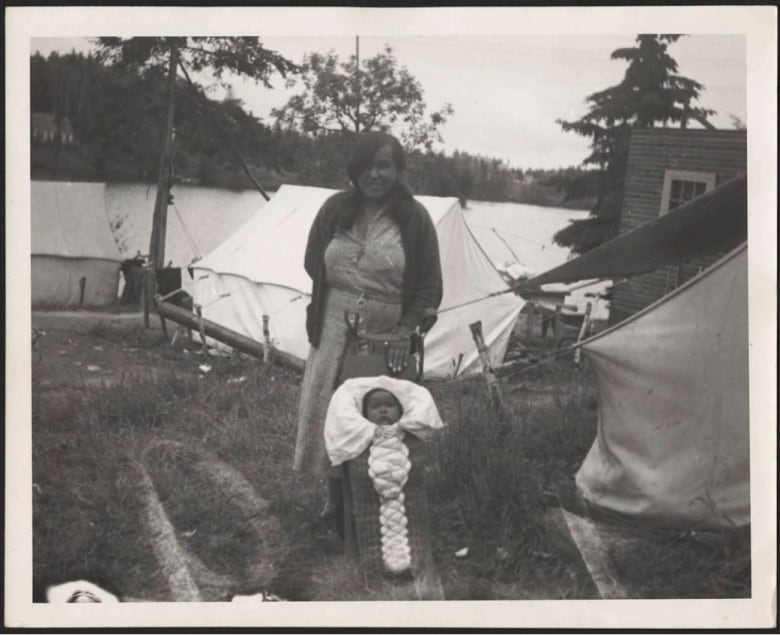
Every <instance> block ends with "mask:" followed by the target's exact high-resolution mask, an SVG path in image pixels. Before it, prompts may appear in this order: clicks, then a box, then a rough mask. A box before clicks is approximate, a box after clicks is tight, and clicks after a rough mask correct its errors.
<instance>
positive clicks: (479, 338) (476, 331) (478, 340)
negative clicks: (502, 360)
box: [469, 321, 505, 421]
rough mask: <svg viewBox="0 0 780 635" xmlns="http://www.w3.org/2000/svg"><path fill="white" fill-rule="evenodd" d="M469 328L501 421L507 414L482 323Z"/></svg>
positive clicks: (476, 323)
mask: <svg viewBox="0 0 780 635" xmlns="http://www.w3.org/2000/svg"><path fill="white" fill-rule="evenodd" d="M469 328H470V329H471V336H472V337H473V338H474V343H475V344H476V345H477V351H478V352H479V359H480V361H481V362H482V376H483V377H484V378H485V384H486V385H487V388H488V393H489V394H490V399H491V401H492V402H493V406H494V408H495V410H496V415H497V416H498V420H499V421H501V420H502V419H503V418H504V414H505V408H504V400H503V399H502V398H501V389H500V388H499V386H498V379H497V378H496V375H495V373H494V372H493V366H492V364H491V363H490V356H489V355H488V349H487V345H486V344H485V338H484V337H483V335H482V322H481V321H477V322H474V323H473V324H469Z"/></svg>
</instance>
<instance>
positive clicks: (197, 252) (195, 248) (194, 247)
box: [173, 203, 203, 260]
mask: <svg viewBox="0 0 780 635" xmlns="http://www.w3.org/2000/svg"><path fill="white" fill-rule="evenodd" d="M173 211H174V212H176V216H177V217H178V219H179V223H181V228H182V229H183V230H184V237H185V238H186V239H187V241H188V242H189V243H190V249H192V252H193V253H194V254H195V256H196V257H197V258H198V260H200V259H201V258H203V254H202V253H201V251H200V249H198V243H196V242H195V238H194V237H193V236H192V234H191V233H190V230H189V229H187V225H186V223H185V222H184V218H183V217H182V215H181V212H180V211H179V208H178V207H176V203H174V204H173Z"/></svg>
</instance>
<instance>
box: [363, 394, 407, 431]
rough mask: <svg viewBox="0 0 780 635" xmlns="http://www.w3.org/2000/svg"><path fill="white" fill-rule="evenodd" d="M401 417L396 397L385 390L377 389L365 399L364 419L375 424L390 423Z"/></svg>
mask: <svg viewBox="0 0 780 635" xmlns="http://www.w3.org/2000/svg"><path fill="white" fill-rule="evenodd" d="M400 418H401V408H400V406H399V405H398V401H397V400H396V398H395V397H394V396H393V395H392V394H391V393H389V392H388V391H386V390H377V391H375V392H372V393H371V394H370V395H369V396H368V400H367V401H366V419H368V420H369V421H370V422H371V423H376V424H377V425H390V424H393V423H395V422H396V421H398V420H399V419H400Z"/></svg>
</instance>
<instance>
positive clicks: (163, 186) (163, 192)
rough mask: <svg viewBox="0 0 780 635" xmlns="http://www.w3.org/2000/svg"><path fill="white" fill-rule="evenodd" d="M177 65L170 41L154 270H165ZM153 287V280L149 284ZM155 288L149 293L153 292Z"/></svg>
mask: <svg viewBox="0 0 780 635" xmlns="http://www.w3.org/2000/svg"><path fill="white" fill-rule="evenodd" d="M178 61H179V48H178V46H177V44H176V42H175V41H174V42H173V43H172V44H171V55H170V59H169V61H168V118H167V120H166V124H165V134H164V136H163V143H162V154H161V155H160V170H159V172H158V174H157V196H156V198H155V201H154V216H153V217H152V237H151V239H150V241H149V257H150V258H151V260H152V266H153V267H154V270H155V271H157V270H158V269H162V268H163V267H164V266H165V236H166V230H167V224H168V197H169V192H170V178H171V158H172V156H173V116H174V112H175V97H176V66H177V64H178ZM151 282H152V285H153V286H156V285H154V283H155V280H152V281H151ZM154 291H156V288H155V289H153V292H154Z"/></svg>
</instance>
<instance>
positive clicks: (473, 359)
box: [192, 185, 523, 378]
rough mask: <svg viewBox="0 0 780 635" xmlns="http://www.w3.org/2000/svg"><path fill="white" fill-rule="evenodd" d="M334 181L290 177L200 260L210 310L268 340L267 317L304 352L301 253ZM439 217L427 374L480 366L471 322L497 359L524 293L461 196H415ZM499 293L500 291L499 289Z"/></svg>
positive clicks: (279, 340) (305, 282)
mask: <svg viewBox="0 0 780 635" xmlns="http://www.w3.org/2000/svg"><path fill="white" fill-rule="evenodd" d="M331 194H333V190H328V189H324V188H313V187H302V186H289V185H285V186H282V187H281V188H280V189H279V191H278V192H277V193H276V194H275V195H274V196H273V198H272V199H271V200H270V201H269V202H268V203H266V204H265V205H264V207H263V208H262V210H260V211H259V212H258V213H257V214H256V215H255V216H253V217H252V218H250V219H249V220H248V221H247V222H246V224H245V225H244V226H242V227H241V228H240V229H239V230H238V231H236V232H235V233H234V234H233V235H232V236H231V237H229V238H228V239H227V240H226V241H225V242H223V243H222V244H221V245H219V246H218V247H217V248H216V249H214V250H213V251H212V252H211V253H209V254H208V255H207V256H206V257H204V258H203V259H202V260H200V261H198V262H196V263H195V264H193V265H192V269H193V278H194V285H195V289H194V297H195V302H196V303H198V304H200V305H202V307H203V316H204V317H205V318H207V319H209V320H212V321H214V322H217V323H218V324H221V325H223V326H226V327H227V328H230V329H232V330H235V331H238V332H239V333H242V334H244V335H247V336H248V337H252V338H253V339H256V340H259V341H262V339H263V335H262V332H263V331H262V326H263V325H262V316H263V315H268V316H269V318H270V331H271V337H272V339H273V340H274V343H275V345H276V346H277V347H278V348H279V349H280V350H282V351H284V352H287V353H290V354H291V355H293V356H295V357H297V358H299V359H301V360H305V359H306V357H307V356H308V349H309V344H308V341H307V338H306V329H305V308H306V305H307V304H308V303H309V294H310V291H311V280H310V279H309V277H308V275H307V274H306V272H305V271H304V269H303V255H304V250H305V247H306V240H307V237H308V232H309V228H310V227H311V223H312V221H313V220H314V217H315V215H316V213H317V211H318V210H319V208H320V207H321V205H322V203H323V202H324V201H325V199H327V198H328V197H329V196H330V195H331ZM417 200H419V201H420V202H421V203H422V204H423V205H424V206H425V207H426V209H427V210H428V212H429V213H430V215H431V218H432V220H433V222H434V224H435V225H436V231H437V236H438V239H439V247H440V253H441V261H442V270H443V274H444V298H443V301H442V304H441V306H440V308H439V320H438V322H437V324H436V326H434V328H433V329H432V330H431V332H430V333H429V334H428V336H427V338H426V345H425V350H426V353H425V367H426V376H428V377H441V378H444V377H451V376H452V375H453V372H454V370H455V367H456V366H457V364H458V359H459V357H460V355H461V354H462V355H463V359H462V361H461V364H460V372H464V371H469V370H474V369H478V368H479V362H478V354H477V351H476V348H475V345H474V342H473V339H472V336H471V331H470V330H469V324H470V323H472V322H475V321H477V320H481V321H482V326H483V332H484V335H485V340H486V342H487V344H488V347H489V351H490V356H491V361H492V362H493V363H496V364H497V363H500V362H501V361H502V359H503V356H504V353H505V351H506V346H507V344H508V341H509V335H510V333H511V331H512V327H513V326H514V324H515V321H516V319H517V316H518V314H519V312H520V309H521V308H522V306H523V301H522V300H521V299H519V298H518V297H516V296H515V295H514V294H512V293H506V291H508V287H507V285H506V283H505V282H504V281H503V280H502V279H501V277H500V275H499V274H498V273H497V272H496V270H495V268H494V267H493V266H492V264H491V263H490V261H489V259H488V258H487V256H486V255H485V254H484V252H483V251H482V249H481V248H480V246H479V244H478V243H477V242H476V241H475V240H474V237H473V236H472V234H471V232H470V231H469V228H468V226H467V225H466V223H465V221H464V220H463V212H462V210H461V208H460V205H459V204H458V202H457V200H456V199H454V198H438V197H417ZM492 294H497V295H492ZM491 296H492V297H491Z"/></svg>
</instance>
